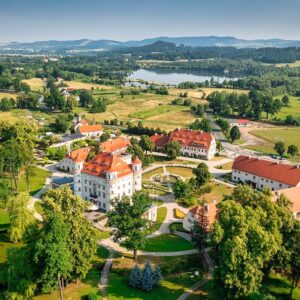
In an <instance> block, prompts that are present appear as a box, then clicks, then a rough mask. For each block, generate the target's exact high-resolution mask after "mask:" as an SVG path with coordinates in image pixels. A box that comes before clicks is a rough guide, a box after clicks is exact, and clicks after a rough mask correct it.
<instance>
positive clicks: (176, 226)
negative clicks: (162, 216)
mask: <svg viewBox="0 0 300 300" xmlns="http://www.w3.org/2000/svg"><path fill="white" fill-rule="evenodd" d="M169 228H170V231H171V232H174V231H180V232H186V233H188V231H186V230H185V229H184V228H183V225H182V222H174V223H171V224H170V226H169Z"/></svg>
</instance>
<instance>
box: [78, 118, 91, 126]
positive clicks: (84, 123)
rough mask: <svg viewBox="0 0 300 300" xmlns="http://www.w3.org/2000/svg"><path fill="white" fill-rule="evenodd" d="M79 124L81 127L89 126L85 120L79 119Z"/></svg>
mask: <svg viewBox="0 0 300 300" xmlns="http://www.w3.org/2000/svg"><path fill="white" fill-rule="evenodd" d="M79 123H80V124H81V125H83V126H88V125H89V123H88V121H86V120H85V119H81V120H80V122H79Z"/></svg>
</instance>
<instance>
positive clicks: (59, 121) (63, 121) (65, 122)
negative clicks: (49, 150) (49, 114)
mask: <svg viewBox="0 0 300 300" xmlns="http://www.w3.org/2000/svg"><path fill="white" fill-rule="evenodd" d="M70 127H71V120H70V118H69V116H67V115H61V116H60V117H58V118H56V120H55V129H56V131H57V132H61V133H65V132H66V131H67V130H68V129H70Z"/></svg>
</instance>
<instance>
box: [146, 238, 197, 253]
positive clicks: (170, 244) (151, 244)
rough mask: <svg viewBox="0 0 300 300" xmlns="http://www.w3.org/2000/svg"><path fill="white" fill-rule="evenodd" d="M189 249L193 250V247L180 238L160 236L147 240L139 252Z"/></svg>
mask: <svg viewBox="0 0 300 300" xmlns="http://www.w3.org/2000/svg"><path fill="white" fill-rule="evenodd" d="M191 249H194V246H193V245H192V244H191V243H190V242H188V241H186V240H184V239H182V238H181V237H178V236H176V235H172V234H161V235H158V236H156V237H153V238H151V239H148V240H147V242H146V244H145V246H144V247H143V248H142V249H141V250H144V251H148V252H172V251H184V250H191Z"/></svg>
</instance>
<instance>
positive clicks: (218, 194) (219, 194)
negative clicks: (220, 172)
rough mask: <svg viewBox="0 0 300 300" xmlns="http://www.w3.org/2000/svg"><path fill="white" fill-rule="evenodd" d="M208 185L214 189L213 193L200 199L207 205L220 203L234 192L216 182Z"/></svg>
mask: <svg viewBox="0 0 300 300" xmlns="http://www.w3.org/2000/svg"><path fill="white" fill-rule="evenodd" d="M207 185H210V186H211V187H212V191H211V192H210V193H207V194H204V195H202V196H200V197H199V199H200V200H204V201H205V202H206V203H211V202H213V201H216V202H219V201H221V200H222V199H223V198H224V195H231V194H232V191H233V188H231V187H228V186H226V185H224V184H220V183H216V182H211V183H208V184H207Z"/></svg>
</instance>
